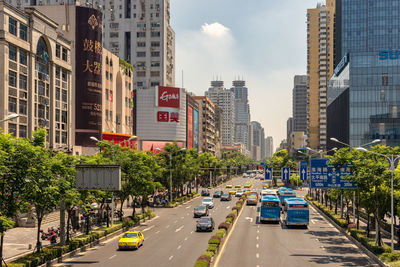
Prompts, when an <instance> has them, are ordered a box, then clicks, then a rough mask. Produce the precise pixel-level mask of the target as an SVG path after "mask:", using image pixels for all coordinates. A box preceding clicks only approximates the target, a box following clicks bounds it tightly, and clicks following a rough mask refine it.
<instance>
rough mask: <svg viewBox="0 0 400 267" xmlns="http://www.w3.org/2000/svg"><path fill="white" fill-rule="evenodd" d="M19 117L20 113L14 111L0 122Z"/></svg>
mask: <svg viewBox="0 0 400 267" xmlns="http://www.w3.org/2000/svg"><path fill="white" fill-rule="evenodd" d="M17 117H19V114H17V113H12V114H10V115H8V116H7V117H5V118H4V119H2V120H1V121H0V122H5V121H9V120H12V119H15V118H17Z"/></svg>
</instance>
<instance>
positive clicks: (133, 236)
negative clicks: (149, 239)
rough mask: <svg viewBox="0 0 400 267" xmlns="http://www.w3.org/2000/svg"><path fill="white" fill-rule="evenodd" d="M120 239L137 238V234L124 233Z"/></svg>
mask: <svg viewBox="0 0 400 267" xmlns="http://www.w3.org/2000/svg"><path fill="white" fill-rule="evenodd" d="M122 238H137V233H125V234H124V235H123V236H122Z"/></svg>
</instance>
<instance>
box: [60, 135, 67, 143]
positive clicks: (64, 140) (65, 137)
mask: <svg viewBox="0 0 400 267" xmlns="http://www.w3.org/2000/svg"><path fill="white" fill-rule="evenodd" d="M61 143H63V144H66V143H67V132H62V133H61Z"/></svg>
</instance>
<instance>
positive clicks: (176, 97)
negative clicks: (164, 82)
mask: <svg viewBox="0 0 400 267" xmlns="http://www.w3.org/2000/svg"><path fill="white" fill-rule="evenodd" d="M180 93H181V90H180V88H176V87H165V86H157V87H156V106H157V107H164V108H180V102H181V98H180V95H181V94H180Z"/></svg>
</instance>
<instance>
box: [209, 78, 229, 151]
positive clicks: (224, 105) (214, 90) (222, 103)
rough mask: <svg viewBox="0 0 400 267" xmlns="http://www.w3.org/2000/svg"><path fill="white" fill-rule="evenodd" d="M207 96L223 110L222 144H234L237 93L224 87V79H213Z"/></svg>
mask: <svg viewBox="0 0 400 267" xmlns="http://www.w3.org/2000/svg"><path fill="white" fill-rule="evenodd" d="M205 96H207V97H208V98H210V99H211V101H212V102H213V103H214V104H215V105H217V106H218V107H219V108H221V110H222V145H223V146H233V145H234V140H235V95H234V93H233V92H232V91H231V90H228V89H225V88H224V82H223V81H212V82H211V87H210V88H209V89H208V91H206V92H205Z"/></svg>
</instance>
